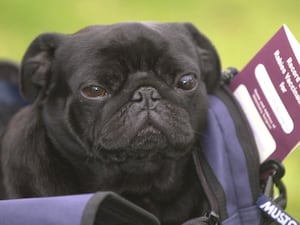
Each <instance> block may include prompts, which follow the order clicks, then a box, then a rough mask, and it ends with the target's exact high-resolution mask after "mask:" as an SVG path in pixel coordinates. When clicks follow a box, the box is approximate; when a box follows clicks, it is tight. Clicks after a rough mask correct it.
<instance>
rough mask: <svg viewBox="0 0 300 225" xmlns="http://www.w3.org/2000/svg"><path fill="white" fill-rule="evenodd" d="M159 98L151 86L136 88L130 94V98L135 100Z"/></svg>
mask: <svg viewBox="0 0 300 225" xmlns="http://www.w3.org/2000/svg"><path fill="white" fill-rule="evenodd" d="M159 99H161V96H160V94H159V93H158V91H157V90H156V89H155V88H153V87H141V88H139V89H137V90H136V91H135V92H134V94H133V95H132V98H131V100H132V101H135V102H141V101H143V100H145V101H157V100H159Z"/></svg>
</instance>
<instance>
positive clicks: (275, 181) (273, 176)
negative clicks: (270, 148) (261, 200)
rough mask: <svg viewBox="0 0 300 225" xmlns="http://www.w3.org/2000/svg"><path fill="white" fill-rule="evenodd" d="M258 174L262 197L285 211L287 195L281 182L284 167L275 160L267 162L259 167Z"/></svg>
mask: <svg viewBox="0 0 300 225" xmlns="http://www.w3.org/2000/svg"><path fill="white" fill-rule="evenodd" d="M260 174H261V186H262V189H263V193H264V195H265V196H266V197H268V198H270V199H272V200H273V201H274V202H275V203H277V204H278V205H279V206H280V207H282V208H283V209H285V208H286V203H287V195H286V188H285V185H284V184H283V182H282V180H281V179H282V177H283V176H284V174H285V168H284V166H283V165H282V164H281V163H280V162H278V161H276V160H268V161H266V162H264V163H263V164H262V165H261V167H260ZM274 187H275V188H277V192H278V195H276V196H274Z"/></svg>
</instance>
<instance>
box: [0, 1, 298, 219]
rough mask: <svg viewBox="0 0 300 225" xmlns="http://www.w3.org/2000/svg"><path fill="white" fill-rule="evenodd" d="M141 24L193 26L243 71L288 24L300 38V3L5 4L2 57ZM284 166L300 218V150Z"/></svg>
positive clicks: (1, 8)
mask: <svg viewBox="0 0 300 225" xmlns="http://www.w3.org/2000/svg"><path fill="white" fill-rule="evenodd" d="M137 20H138V21H161V22H168V21H171V22H175V21H190V22H193V23H194V24H195V25H196V26H197V27H198V28H199V29H200V30H201V31H202V32H204V33H205V34H206V35H207V36H208V37H209V38H210V39H211V40H212V42H213V43H214V44H215V46H216V48H217V50H218V51H219V54H220V57H221V60H222V65H223V67H227V66H232V65H233V66H235V67H237V68H239V69H241V68H242V67H243V66H244V65H245V64H246V63H247V62H248V61H249V60H250V59H251V58H252V57H253V56H254V54H255V53H256V52H257V51H258V50H259V49H260V48H261V47H262V46H263V45H264V43H266V42H267V41H268V40H269V39H270V37H271V36H272V35H273V34H274V33H275V32H276V31H277V30H278V29H279V27H280V26H281V25H282V24H283V23H285V24H287V25H288V26H289V28H290V29H291V30H292V32H293V33H294V35H295V36H296V37H297V38H298V40H300V29H299V28H300V27H299V26H300V10H299V0H277V1H274V0H264V1H262V0H252V1H241V0H227V1H218V0H209V1H204V0H147V1H146V0H98V1H96V0H51V1H50V0H48V1H40V0H0V58H2V59H10V60H13V61H16V62H19V61H20V60H21V58H22V55H23V53H24V51H25V50H26V48H27V46H28V45H29V43H30V42H31V41H32V40H33V39H34V38H35V37H36V36H37V35H38V34H40V33H43V32H53V31H55V32H63V33H73V32H75V31H77V30H79V29H80V28H82V27H84V26H87V25H91V24H106V23H115V22H122V21H137ZM299 136H300V134H299ZM284 165H285V166H286V171H287V173H286V176H285V179H284V181H285V184H286V186H287V189H288V200H289V201H288V209H287V211H288V212H290V214H292V215H293V216H294V217H295V218H297V219H298V220H300V213H299V212H298V210H300V194H299V190H300V182H299V180H298V179H299V178H300V177H299V172H300V150H298V151H295V152H294V153H292V154H291V155H290V156H289V157H288V158H287V159H286V160H285V161H284Z"/></svg>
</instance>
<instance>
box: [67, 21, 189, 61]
mask: <svg viewBox="0 0 300 225" xmlns="http://www.w3.org/2000/svg"><path fill="white" fill-rule="evenodd" d="M191 42H192V41H191V38H190V36H189V33H188V32H187V30H186V29H185V28H184V26H183V25H181V24H175V23H170V24H168V23H151V22H147V23H121V24H113V25H97V26H91V27H87V28H85V29H83V30H80V31H79V32H77V33H75V34H73V35H70V36H68V37H67V38H66V40H65V43H64V45H63V47H62V49H61V52H62V53H65V54H67V53H70V54H72V55H73V56H75V55H76V54H78V53H80V54H81V55H84V54H87V55H89V53H90V54H92V53H97V52H100V51H102V49H105V50H106V49H109V48H112V49H114V50H115V49H117V48H120V49H122V47H126V48H127V49H128V47H132V48H131V50H138V49H141V48H154V49H153V50H161V49H162V48H163V49H164V50H167V49H170V48H172V50H173V51H176V50H178V51H182V50H184V52H186V51H188V50H189V49H190V48H191ZM78 56H79V55H78Z"/></svg>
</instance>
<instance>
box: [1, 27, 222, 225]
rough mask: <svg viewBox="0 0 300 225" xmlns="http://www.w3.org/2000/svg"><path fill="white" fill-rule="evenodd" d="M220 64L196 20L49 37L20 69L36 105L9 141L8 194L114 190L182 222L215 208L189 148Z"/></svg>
mask: <svg viewBox="0 0 300 225" xmlns="http://www.w3.org/2000/svg"><path fill="white" fill-rule="evenodd" d="M219 77H220V62H219V58H218V56H217V53H216V50H215V49H214V47H213V46H212V44H211V43H210V41H209V40H208V39H207V38H206V37H205V36H204V35H203V34H201V33H200V32H199V31H198V30H197V29H196V28H195V27H194V26H193V25H192V24H189V23H161V24H160V23H122V24H114V25H106V26H102V25H99V26H91V27H87V28H85V29H83V30H80V31H79V32H77V33H75V34H73V35H64V34H58V33H46V34H42V35H40V36H38V37H37V38H36V39H35V40H34V41H33V42H32V44H31V45H30V46H29V48H28V50H27V52H26V54H25V56H24V58H23V61H22V64H21V78H20V79H21V82H20V83H21V91H22V93H23V95H24V97H25V98H26V99H27V100H30V101H32V102H33V103H32V104H31V105H29V106H26V107H24V108H23V109H22V110H21V111H19V112H18V113H17V114H16V115H15V116H14V117H13V118H12V120H11V122H10V124H9V126H8V128H7V130H6V133H5V135H4V137H3V141H2V170H3V176H4V186H5V188H6V194H7V196H8V198H20V197H32V196H53V195H65V194H77V193H89V192H96V191H108V190H109V191H114V192H116V193H118V194H120V195H121V196H123V197H125V198H127V199H128V200H130V201H132V202H134V203H136V204H137V205H139V206H141V207H143V208H144V209H146V210H148V211H150V212H151V213H153V214H154V215H156V216H157V217H158V218H159V219H160V221H161V223H162V224H164V225H165V224H173V225H174V224H181V223H183V222H184V221H186V220H188V219H190V218H193V217H197V216H201V215H203V214H204V213H205V212H206V211H209V209H208V204H207V200H206V197H205V196H204V194H203V190H202V188H201V184H200V182H199V180H198V177H197V173H196V171H195V168H194V164H193V158H192V151H194V150H197V149H199V148H200V143H199V142H200V141H199V136H200V135H201V131H202V130H203V129H204V127H205V124H206V118H207V111H208V97H207V94H208V93H210V92H212V91H213V90H214V88H215V87H216V86H217V85H218V83H219V82H218V81H219Z"/></svg>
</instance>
